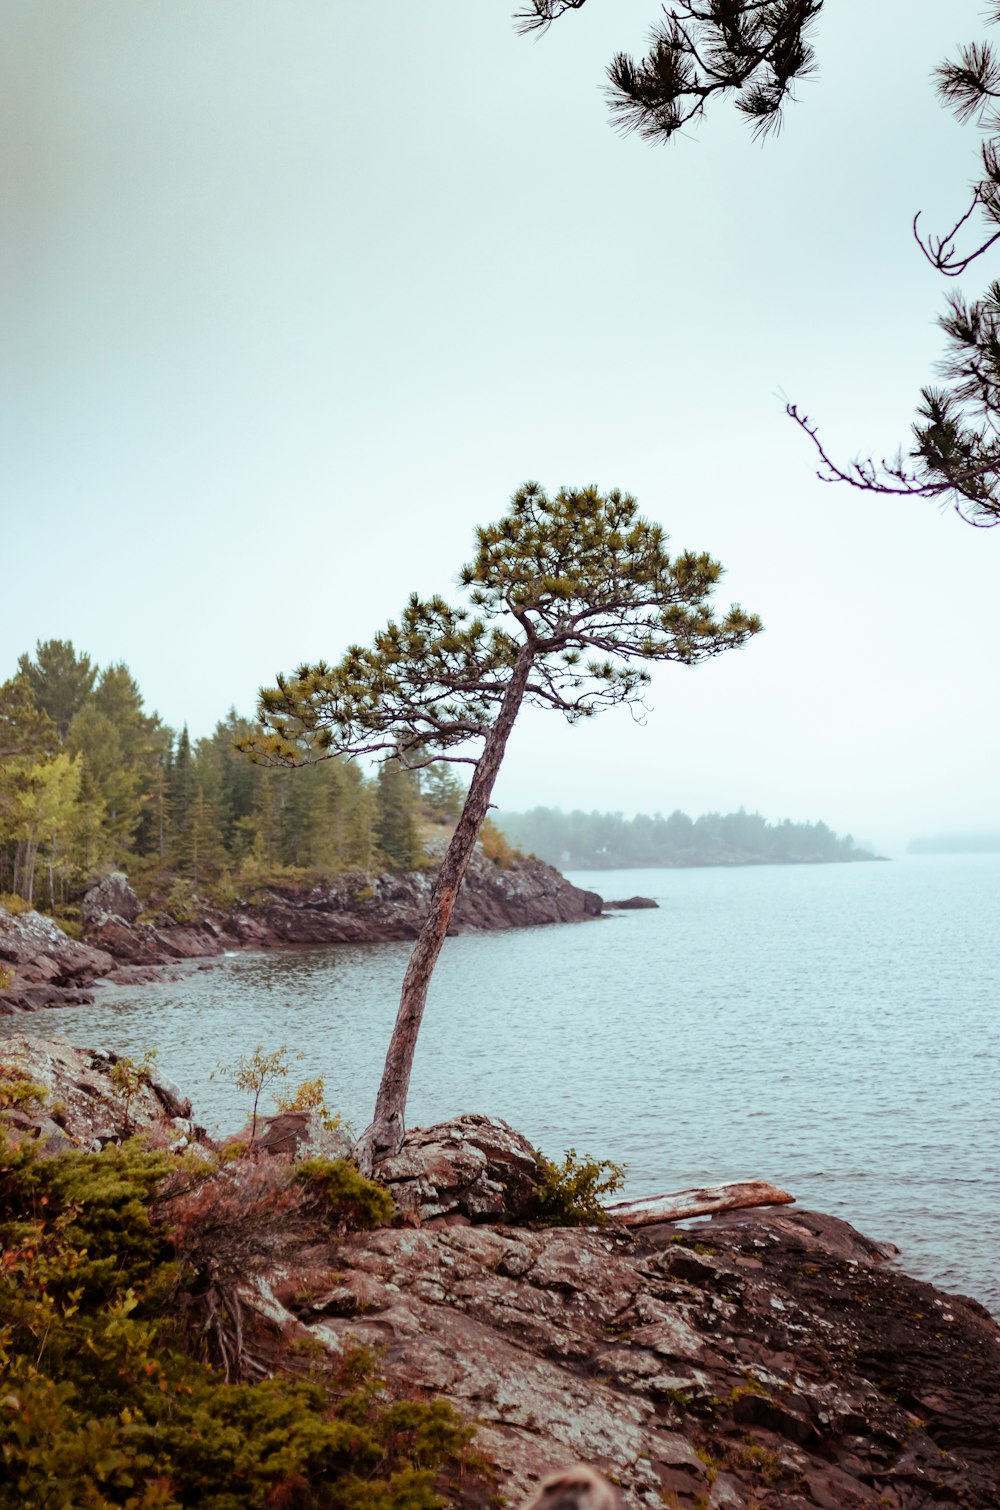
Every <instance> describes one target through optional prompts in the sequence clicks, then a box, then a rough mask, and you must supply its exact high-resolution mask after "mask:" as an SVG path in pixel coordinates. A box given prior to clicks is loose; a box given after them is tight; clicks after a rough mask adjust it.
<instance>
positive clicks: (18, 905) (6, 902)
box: [0, 891, 32, 918]
mask: <svg viewBox="0 0 1000 1510" xmlns="http://www.w3.org/2000/svg"><path fill="white" fill-rule="evenodd" d="M0 907H2V908H3V909H4V911H5V912H9V913H10V914H11V916H12V917H15V918H16V917H18V916H19V914H20V913H22V912H30V911H31V909H32V903H31V902H29V901H27V900H26V899H25V898H24V897H22V896H18V894H17V892H16V891H0Z"/></svg>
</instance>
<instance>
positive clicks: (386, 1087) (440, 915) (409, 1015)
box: [354, 644, 534, 1178]
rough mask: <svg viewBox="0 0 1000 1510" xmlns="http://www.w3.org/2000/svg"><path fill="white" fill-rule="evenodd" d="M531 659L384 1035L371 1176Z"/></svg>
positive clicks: (521, 664) (453, 846)
mask: <svg viewBox="0 0 1000 1510" xmlns="http://www.w3.org/2000/svg"><path fill="white" fill-rule="evenodd" d="M533 660H534V650H533V648H532V646H531V645H530V644H528V645H524V646H523V647H522V649H521V651H520V654H519V655H518V658H517V660H516V661H515V663H514V670H513V674H512V676H511V679H510V683H509V685H508V687H507V691H506V692H505V694H504V698H503V701H502V703H501V704H500V711H499V713H498V714H497V719H496V723H495V724H494V725H493V727H492V728H491V729H490V732H489V734H488V735H487V737H486V743H485V745H484V747H483V753H482V755H481V756H480V758H479V760H478V762H477V764H476V769H475V773H474V775H473V777H472V781H471V783H470V786H469V793H468V796H467V797H466V799H465V805H464V807H463V808H462V815H461V817H460V818H459V820H458V823H457V824H456V826H455V832H454V833H453V834H452V837H451V842H450V843H449V845H448V848H447V850H446V852H445V856H444V859H443V860H442V862H441V868H440V870H439V871H438V874H437V879H436V880H435V882H434V888H433V890H432V892H431V898H430V904H429V907H428V912H427V917H426V919H425V920H424V925H423V927H422V928H421V930H420V935H419V937H418V939H417V942H416V944H415V945H414V949H413V953H412V954H411V956H410V962H409V964H408V965H407V967H406V975H405V977H404V979H403V990H402V994H401V996H400V1000H399V1011H398V1012H397V1014H396V1025H395V1027H394V1028H393V1030H392V1037H391V1039H390V1040H389V1050H388V1053H387V1054H386V1057H385V1068H384V1069H383V1071H382V1080H381V1084H380V1085H379V1089H378V1096H377V1097H376V1100H375V1115H374V1116H373V1118H372V1121H371V1124H370V1125H369V1126H368V1127H367V1128H366V1129H365V1131H364V1132H363V1133H362V1134H361V1137H360V1138H359V1139H358V1141H357V1143H356V1144H355V1145H354V1159H355V1161H356V1163H357V1165H358V1168H359V1169H360V1170H361V1172H362V1174H364V1175H367V1176H368V1177H369V1178H370V1177H371V1175H372V1174H373V1173H374V1170H375V1167H376V1165H378V1164H379V1163H381V1161H382V1160H383V1159H388V1158H391V1157H392V1156H393V1155H394V1154H397V1153H398V1152H399V1150H400V1148H401V1147H402V1146H403V1137H404V1134H405V1132H406V1123H405V1116H406V1097H407V1092H408V1091H409V1088H410V1072H411V1070H412V1068H413V1055H414V1053H415V1051H416V1047H417V1034H418V1033H419V1031H420V1023H421V1019H422V1018H423V1015H424V1007H425V1005H426V1003H427V988H428V986H429V985H430V979H431V974H432V972H433V970H434V966H435V965H436V963H437V959H438V955H439V954H440V953H441V948H442V945H443V944H444V941H445V938H446V936H447V933H448V924H449V923H450V921H451V915H452V912H453V911H454V908H455V901H456V899H457V897H458V890H459V887H460V886H461V884H462V880H463V877H464V876H465V872H466V870H467V869H468V865H469V861H470V859H471V858H472V854H473V851H474V850H475V847H476V840H477V838H478V837H479V830H480V828H481V827H482V824H483V819H484V818H485V817H486V814H487V813H488V812H489V806H490V797H491V795H492V792H493V786H494V783H495V781H496V778H497V772H498V771H499V769H500V765H501V762H502V761H503V756H504V750H505V749H506V747H507V741H508V739H509V738H510V732H511V730H512V729H513V727H514V720H515V719H516V718H517V714H518V711H519V709H520V707H521V703H522V701H523V699H524V691H525V687H526V686H527V682H528V676H529V673H530V671H531V665H532V662H533Z"/></svg>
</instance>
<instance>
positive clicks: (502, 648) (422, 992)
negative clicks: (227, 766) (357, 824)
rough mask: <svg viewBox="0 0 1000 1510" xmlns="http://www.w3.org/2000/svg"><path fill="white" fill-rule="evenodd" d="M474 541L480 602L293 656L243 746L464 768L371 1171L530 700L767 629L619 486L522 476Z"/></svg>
mask: <svg viewBox="0 0 1000 1510" xmlns="http://www.w3.org/2000/svg"><path fill="white" fill-rule="evenodd" d="M476 543H477V549H476V554H475V557H474V559H473V560H472V561H471V563H470V564H469V565H468V566H466V567H465V568H464V569H463V571H462V573H461V581H462V584H463V586H464V587H466V588H468V589H470V592H469V596H470V599H471V602H472V605H473V609H474V610H475V612H472V611H470V610H467V609H464V608H452V607H450V606H449V605H448V604H447V603H445V602H444V601H443V599H441V598H439V597H434V598H430V599H427V600H424V599H422V598H419V597H417V596H416V595H414V596H413V597H411V598H410V601H409V602H408V604H407V605H406V608H405V609H404V611H403V614H402V616H401V618H400V620H399V622H398V623H396V622H392V623H390V624H388V625H387V626H386V628H385V629H384V630H382V631H381V633H379V634H378V635H376V637H375V642H374V644H373V645H372V646H371V647H370V648H366V649H363V648H362V647H360V646H356V645H355V646H352V647H351V648H350V649H349V650H348V651H347V654H346V655H345V656H344V658H343V659H342V660H341V661H340V662H339V663H338V664H337V665H336V666H328V665H326V664H325V663H320V664H319V665H316V666H300V667H299V669H298V670H297V671H296V672H295V674H294V676H290V677H279V678H278V683H277V686H276V687H273V688H269V689H266V690H264V691H262V693H261V697H260V709H259V712H260V719H261V722H262V724H263V726H264V732H263V733H261V734H258V735H256V736H254V737H252V738H250V739H248V740H246V741H244V742H243V743H242V745H241V748H242V749H244V750H245V752H246V753H247V754H249V755H250V757H251V758H252V759H254V760H257V761H261V762H266V763H277V764H283V765H299V764H303V763H306V762H310V761H315V760H328V759H331V758H333V757H336V756H348V757H353V756H359V755H366V756H375V757H377V758H382V759H396V760H399V761H400V762H401V764H403V765H404V766H407V767H410V768H411V769H416V768H420V767H423V766H427V765H430V764H432V763H434V762H435V761H442V760H444V761H452V762H464V763H466V764H469V765H471V766H472V780H471V783H470V785H469V790H468V795H467V797H466V799H465V804H464V807H463V808H462V812H461V815H460V817H459V819H458V822H457V824H456V827H455V832H454V834H453V836H452V839H451V842H450V844H449V845H448V849H447V853H446V854H445V857H444V860H443V862H442V864H441V868H440V870H439V871H438V875H437V879H436V881H435V884H434V888H433V891H432V893H431V899H430V905H429V909H428V913H427V918H426V921H425V923H424V925H423V928H422V929H421V932H420V936H419V938H418V939H417V942H416V944H415V946H414V950H413V954H412V956H411V958H410V962H409V966H408V968H407V971H406V977H405V979H404V982H403V990H402V996H401V999H400V1003H399V1012H398V1015H397V1017H396V1025H395V1028H394V1029H393V1034H392V1039H391V1041H390V1044H389V1051H388V1053H387V1055H386V1061H385V1069H384V1071H383V1073H382V1082H381V1085H380V1086H379V1090H378V1097H377V1099H376V1102H375V1114H374V1117H373V1119H372V1122H371V1125H370V1126H369V1127H368V1128H367V1129H366V1130H365V1132H364V1133H363V1134H362V1135H361V1137H360V1139H359V1140H358V1143H357V1145H356V1146H355V1150H354V1153H355V1158H356V1160H357V1162H358V1165H359V1166H360V1168H361V1169H362V1171H363V1172H364V1173H365V1174H369V1175H370V1174H371V1173H372V1172H373V1170H374V1169H375V1167H376V1166H377V1165H378V1164H379V1163H380V1162H381V1160H383V1159H385V1158H388V1157H390V1156H391V1155H392V1154H394V1153H397V1152H398V1151H399V1149H400V1147H401V1145H402V1142H403V1134H404V1130H405V1122H404V1117H405V1112H406V1096H407V1091H408V1088H409V1083H410V1071H411V1068H412V1065H413V1055H414V1051H415V1049H416V1042H417V1034H418V1032H419V1029H420V1021H421V1018H422V1016H423V1011H424V1004H425V1002H426V1000H427V988H428V985H429V983H430V978H431V973H432V971H433V969H434V965H435V963H436V961H437V958H438V955H439V954H440V952H441V947H442V945H443V943H444V940H445V936H446V934H447V931H448V924H449V920H450V918H451V914H452V910H453V908H454V906H455V900H456V897H457V895H458V890H459V887H460V886H461V884H462V878H463V876H464V875H465V872H466V869H467V867H468V864H469V860H470V858H471V856H472V853H473V851H474V849H475V845H476V839H477V837H478V834H479V830H480V827H481V826H482V823H483V819H484V818H485V817H486V814H487V811H488V809H489V805H490V795H491V793H492V791H493V784H494V782H495V781H496V777H497V772H498V771H499V769H500V763H501V761H502V760H503V756H504V750H505V748H506V745H507V740H508V739H509V737H510V733H511V730H512V728H513V727H514V720H515V719H516V718H517V714H518V711H519V709H520V708H521V705H522V704H523V703H532V704H535V705H538V706H541V707H546V708H552V709H555V710H556V711H557V712H559V713H562V714H563V715H564V716H565V717H566V718H567V719H569V721H570V722H571V723H574V722H576V721H577V720H579V719H582V718H589V717H591V716H592V715H593V714H595V713H597V712H599V711H600V710H601V709H602V708H607V707H612V706H614V705H615V704H618V703H636V702H638V701H639V700H640V698H641V694H642V688H643V687H644V685H645V684H646V683H647V682H648V681H649V674H648V672H647V671H645V670H644V669H643V665H642V663H643V662H647V661H679V662H681V663H682V664H684V665H693V664H694V663H695V662H697V661H701V660H704V659H706V658H707V657H709V656H713V655H719V654H720V653H721V652H722V651H724V650H729V649H733V648H735V647H736V646H738V645H742V644H743V642H744V641H745V640H747V639H749V638H750V636H751V635H753V634H756V633H757V632H758V630H759V629H760V627H761V626H760V621H759V619H757V618H756V617H755V616H754V615H753V614H748V613H744V612H743V610H742V609H741V608H739V607H732V608H730V609H729V611H728V612H727V613H726V614H725V615H724V616H723V617H721V618H716V617H715V616H714V614H713V612H712V610H711V607H710V606H709V601H708V600H709V598H710V596H711V592H712V589H713V587H714V586H715V584H716V582H717V581H718V580H719V577H720V575H721V572H722V568H721V566H720V565H719V563H718V562H717V561H713V560H712V559H711V557H710V556H707V555H703V554H701V555H699V554H694V553H693V552H689V551H685V552H683V553H682V554H680V555H678V556H675V557H673V558H671V557H670V556H669V555H668V553H667V551H666V536H665V534H664V532H663V530H662V529H661V528H660V527H659V525H656V524H650V523H648V522H647V521H646V520H644V519H642V518H640V517H639V515H638V513H637V507H636V502H635V499H634V498H631V497H629V495H628V494H626V493H620V492H618V491H614V492H611V493H608V494H606V495H604V494H601V493H599V492H598V491H597V490H596V489H595V488H592V487H591V488H581V489H579V490H569V489H563V490H562V491H560V492H559V493H558V494H557V495H556V496H555V497H554V498H551V499H550V498H548V497H547V496H546V494H545V492H544V491H543V489H542V488H541V487H539V485H538V484H537V483H527V484H526V485H525V486H524V487H522V488H520V489H519V490H518V492H517V493H515V495H514V497H513V500H512V502H511V506H510V508H509V510H508V511H507V513H506V514H505V515H504V516H503V518H502V519H500V520H499V521H498V522H497V523H496V524H490V525H486V526H484V527H483V528H481V529H478V530H477V532H476ZM477 747H478V750H477Z"/></svg>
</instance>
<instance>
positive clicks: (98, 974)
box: [0, 855, 603, 1015]
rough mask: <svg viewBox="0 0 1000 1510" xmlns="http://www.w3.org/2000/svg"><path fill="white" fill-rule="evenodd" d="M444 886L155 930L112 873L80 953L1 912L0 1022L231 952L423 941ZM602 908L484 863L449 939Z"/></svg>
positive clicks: (302, 897)
mask: <svg viewBox="0 0 1000 1510" xmlns="http://www.w3.org/2000/svg"><path fill="white" fill-rule="evenodd" d="M434 875H435V872H434V870H433V869H423V870H416V871H409V872H407V873H405V874H402V875H390V874H384V875H377V876H369V875H366V874H365V873H364V872H362V871H349V872H346V873H345V874H343V875H341V876H338V877H337V879H336V880H335V881H334V882H331V883H329V884H327V885H325V886H313V887H301V886H299V887H295V886H281V887H278V886H273V887H268V888H263V889H261V890H260V891H258V892H257V893H256V894H255V895H253V896H251V897H247V898H243V899H238V900H237V901H235V902H234V903H233V904H232V905H231V906H230V907H228V908H225V909H223V908H217V907H209V906H203V907H199V908H198V910H197V914H196V916H195V917H194V918H193V919H192V920H191V921H187V922H184V923H180V922H178V921H177V920H176V919H175V918H172V917H170V916H169V915H166V914H161V915H157V916H154V917H152V918H145V917H144V916H143V913H142V904H141V903H140V901H139V898H138V897H137V896H136V895H135V892H134V891H133V890H132V888H131V887H130V886H129V883H128V879H127V877H126V876H124V875H123V874H122V873H121V872H114V873H112V874H111V875H110V876H107V877H105V878H104V879H103V880H101V881H100V882H98V883H97V884H96V885H95V886H94V887H92V888H91V890H90V891H88V893H87V895H86V896H85V898H84V901H83V905H82V908H81V916H82V923H83V936H82V939H81V940H79V941H77V940H75V939H72V938H70V937H69V936H68V935H67V934H66V933H64V932H63V930H62V929H61V928H59V926H58V925H57V924H56V923H55V922H53V920H52V919H51V918H47V917H44V916H42V915H41V914H39V913H37V912H25V913H19V914H16V915H12V914H10V913H7V912H5V911H3V910H2V909H0V966H2V967H3V969H4V976H0V1015H9V1014H11V1013H14V1012H24V1011H29V1012H30V1011H36V1010H37V1009H38V1008H40V1007H50V1006H74V1005H78V1004H85V1003H89V1002H91V1001H93V999H94V988H95V986H97V985H99V984H101V983H103V982H106V981H111V982H113V983H115V984H119V985H139V984H142V983H143V982H145V981H148V980H157V979H159V980H162V979H163V978H164V977H165V976H171V975H174V976H175V975H176V974H178V973H181V972H182V971H184V970H186V969H192V968H197V962H199V961H201V962H204V961H206V960H208V961H210V960H212V959H213V958H217V957H218V956H220V955H222V954H224V953H226V952H228V951H231V950H237V949H273V948H282V947H287V946H290V945H296V944H313V945H315V944H343V943H350V944H357V943H377V942H381V941H383V940H390V939H410V938H416V936H417V934H418V932H419V930H420V926H421V924H422V922H423V919H424V915H425V912H426V907H427V901H428V898H429V896H430V890H431V887H432V885H433V883H434ZM602 907H603V903H602V900H601V898H600V897H599V896H598V895H597V894H596V892H592V891H582V890H581V889H580V888H579V887H577V886H574V885H572V883H571V882H569V881H567V880H566V878H565V877H564V876H562V875H560V873H559V871H557V870H555V869H554V868H553V867H552V866H551V865H547V864H545V862H544V861H542V860H531V859H517V860H514V861H512V862H511V863H510V864H509V865H507V866H498V865H495V864H493V863H492V862H491V861H489V860H487V859H486V858H485V857H484V856H482V855H477V856H475V857H474V858H473V860H472V862H471V864H470V866H469V870H468V872H467V874H466V877H465V880H464V882H463V884H462V889H461V891H460V892H459V896H458V901H457V903H456V906H455V912H454V917H453V922H452V928H451V930H450V931H451V932H452V933H465V932H472V931H475V930H480V929H503V928H524V927H533V926H539V925H542V924H548V923H571V922H583V921H586V920H588V919H591V918H595V917H599V916H600V914H601V911H602ZM5 977H6V981H5V983H4V978H5Z"/></svg>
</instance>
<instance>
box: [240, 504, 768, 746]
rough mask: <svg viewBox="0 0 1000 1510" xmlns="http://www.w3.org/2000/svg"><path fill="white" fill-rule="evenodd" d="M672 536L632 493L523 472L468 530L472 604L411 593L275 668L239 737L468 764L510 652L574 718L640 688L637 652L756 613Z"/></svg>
mask: <svg viewBox="0 0 1000 1510" xmlns="http://www.w3.org/2000/svg"><path fill="white" fill-rule="evenodd" d="M666 543H667V540H666V535H665V534H664V532H663V530H662V528H661V527H660V526H659V525H656V524H651V523H649V522H648V521H646V520H644V519H642V518H641V517H640V516H639V514H638V508H637V504H636V501H635V499H634V498H632V497H630V496H629V495H628V494H626V493H622V492H619V491H617V490H614V491H612V492H609V493H607V494H602V493H600V492H598V490H597V489H596V488H594V487H587V488H581V489H562V490H560V492H558V493H557V494H556V495H555V496H554V497H552V498H550V497H549V496H548V495H547V494H546V493H545V491H544V490H543V489H542V488H541V487H540V486H539V484H537V483H527V484H526V485H525V486H524V487H522V488H519V489H518V491H517V492H516V493H515V494H514V497H513V499H512V501H511V505H510V508H509V509H508V511H507V512H506V514H504V515H503V517H502V518H501V519H499V520H498V521H497V522H496V523H495V524H490V525H486V526H483V527H481V528H479V529H478V530H477V531H476V553H475V555H474V557H473V559H472V561H471V562H469V564H468V565H466V566H465V567H464V568H463V569H462V572H461V574H460V580H461V582H462V584H463V586H464V587H466V588H467V589H468V598H469V604H470V606H469V607H464V606H463V607H457V608H456V607H452V606H450V605H449V604H447V603H446V602H445V601H444V600H443V599H442V598H440V597H432V598H428V599H423V598H420V597H418V596H417V595H416V594H414V595H413V596H412V597H411V598H410V600H409V602H408V603H407V605H406V607H405V609H404V610H403V613H402V615H401V616H400V618H399V620H398V621H392V622H390V623H389V624H388V625H387V626H386V628H385V629H384V630H382V631H381V632H380V633H379V634H377V635H376V636H375V639H374V642H373V644H372V645H371V646H370V647H368V648H364V647H361V646H358V645H354V646H351V647H350V649H349V650H348V651H347V653H346V655H345V656H344V657H343V659H342V660H341V661H339V662H338V663H337V664H336V665H335V666H330V665H327V664H326V663H324V662H321V663H319V664H318V665H315V666H300V667H299V668H298V670H297V671H296V672H295V673H294V675H292V676H290V677H283V676H282V677H279V678H278V680H277V684H276V686H275V687H273V688H269V689H265V690H264V691H263V692H262V693H261V698H260V709H259V716H260V720H261V723H262V724H264V725H265V727H266V730H267V732H266V733H265V734H263V735H251V736H250V737H249V738H248V739H246V740H245V741H243V742H242V745H241V748H242V749H243V750H244V751H245V752H246V753H248V754H249V755H250V756H251V758H253V759H255V760H258V761H263V762H266V763H276V764H287V765H292V764H300V763H303V762H307V761H310V760H316V759H326V758H329V757H331V756H335V755H361V754H367V755H377V756H383V757H397V758H399V759H400V760H401V761H402V763H403V764H405V765H408V766H410V767H415V766H422V765H426V764H428V763H429V762H430V761H433V760H438V759H442V758H443V759H457V760H465V761H468V762H470V763H472V764H475V761H476V757H475V756H474V755H470V754H469V753H468V746H469V744H470V741H476V740H481V739H485V738H486V737H487V735H488V734H489V732H490V729H491V728H492V727H493V725H494V723H495V721H496V717H497V714H498V711H499V709H500V706H501V704H502V703H503V702H504V699H505V697H506V696H507V694H508V689H509V687H510V685H511V682H512V679H513V677H514V674H515V669H516V668H517V667H519V666H520V667H522V668H526V669H525V679H524V686H523V700H524V701H526V702H529V703H533V704H536V705H539V706H543V707H549V708H553V709H555V710H556V711H558V712H560V713H562V714H563V716H564V717H566V718H567V719H568V720H569V721H570V722H575V721H577V720H579V719H582V718H587V717H590V716H592V715H593V714H594V713H596V712H598V711H599V710H600V709H602V708H605V707H610V706H614V705H616V704H619V703H632V702H635V701H637V700H638V699H639V698H641V694H642V689H643V688H644V686H645V685H646V683H647V682H648V680H649V673H648V672H647V671H646V670H645V668H644V664H643V663H645V662H648V661H679V662H681V663H683V664H687V665H691V664H694V663H695V662H697V661H700V660H704V659H706V658H707V657H709V656H714V655H718V654H720V653H721V652H722V651H724V650H728V649H731V648H735V647H736V646H738V645H741V644H742V643H743V642H744V641H745V640H747V639H748V638H750V636H751V635H753V634H756V633H757V632H758V630H759V629H760V627H761V626H760V621H759V619H758V618H757V617H756V616H755V615H753V614H747V613H744V612H743V610H742V609H741V608H739V607H737V606H734V607H732V608H730V609H729V610H728V611H727V612H726V613H725V614H723V615H722V616H721V617H716V615H715V614H714V613H713V611H712V608H711V606H710V604H709V598H710V596H711V593H712V590H713V588H714V587H715V585H716V583H717V582H718V580H719V577H720V575H721V571H722V568H721V567H720V566H719V564H718V562H716V561H713V560H712V558H711V557H710V556H708V555H705V554H704V553H702V554H696V553H694V552H690V551H685V552H683V553H681V554H680V555H677V556H675V557H671V556H670V555H669V554H668V553H667V550H666Z"/></svg>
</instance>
